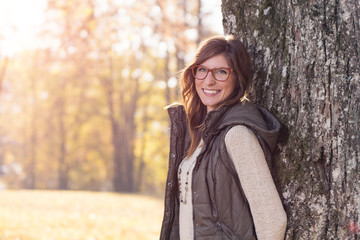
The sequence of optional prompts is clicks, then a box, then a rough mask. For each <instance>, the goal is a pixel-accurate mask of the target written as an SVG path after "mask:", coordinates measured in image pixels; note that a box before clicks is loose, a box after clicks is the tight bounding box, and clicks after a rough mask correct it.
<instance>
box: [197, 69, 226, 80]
mask: <svg viewBox="0 0 360 240" xmlns="http://www.w3.org/2000/svg"><path fill="white" fill-rule="evenodd" d="M194 70H195V71H194V72H195V77H196V78H198V79H200V80H202V79H204V78H206V76H207V75H208V74H209V71H210V72H211V73H212V75H213V76H214V78H215V79H216V80H219V81H225V80H226V79H228V77H229V75H230V71H229V69H227V68H213V69H209V68H207V67H203V66H198V67H196V68H195V69H194Z"/></svg>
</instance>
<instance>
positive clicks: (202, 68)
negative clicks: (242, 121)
mask: <svg viewBox="0 0 360 240" xmlns="http://www.w3.org/2000/svg"><path fill="white" fill-rule="evenodd" d="M206 71H207V70H206V68H204V67H199V68H198V72H206Z"/></svg>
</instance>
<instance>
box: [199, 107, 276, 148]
mask: <svg viewBox="0 0 360 240" xmlns="http://www.w3.org/2000/svg"><path fill="white" fill-rule="evenodd" d="M235 125H245V126H247V127H249V128H250V129H252V130H253V131H254V133H255V134H256V135H257V136H258V137H261V139H262V140H263V141H264V143H265V144H266V146H267V147H268V149H269V150H270V152H273V151H274V149H275V147H276V144H277V142H278V138H279V134H280V128H281V123H280V122H279V120H278V119H277V118H276V117H275V116H274V115H273V114H272V113H270V112H269V111H268V110H266V109H265V108H263V107H261V106H257V105H254V104H251V103H245V104H243V103H238V104H236V105H232V106H223V107H222V108H220V109H218V110H215V111H211V112H210V113H209V114H208V115H207V117H206V119H205V131H204V138H206V137H208V136H209V135H216V134H218V132H219V131H222V130H223V129H225V128H228V127H230V126H235Z"/></svg>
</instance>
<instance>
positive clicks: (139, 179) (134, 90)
mask: <svg viewBox="0 0 360 240" xmlns="http://www.w3.org/2000/svg"><path fill="white" fill-rule="evenodd" d="M0 4H1V5H0V18H1V21H0V189H23V188H25V189H61V190H67V189H69V190H94V191H116V192H141V193H152V194H156V195H161V194H162V193H163V189H164V183H165V179H166V171H167V161H168V141H169V134H168V133H169V132H168V128H169V124H168V116H167V112H166V110H164V107H165V106H166V105H168V104H170V103H172V102H174V101H180V100H181V99H180V91H179V82H178V79H177V73H178V72H179V70H181V69H182V68H183V67H184V66H186V64H187V62H189V60H191V59H192V57H193V55H194V51H195V50H196V47H197V45H198V44H199V42H200V41H201V40H203V39H204V38H206V37H208V36H212V35H216V34H221V33H222V32H220V31H221V29H220V30H219V28H217V27H216V26H219V25H220V26H221V17H220V18H219V19H217V20H215V17H214V16H215V15H213V14H214V12H216V11H217V14H219V15H220V16H221V9H220V2H218V3H214V2H213V1H201V0H197V1H189V0H136V1H135V0H126V1H125V0H63V1H57V0H47V1H45V0H32V1H29V0H26V1H25V0H23V1H21V0H15V1H6V0H0ZM216 21H217V22H216ZM215 22H216V24H214V23H215Z"/></svg>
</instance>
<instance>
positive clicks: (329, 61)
mask: <svg viewBox="0 0 360 240" xmlns="http://www.w3.org/2000/svg"><path fill="white" fill-rule="evenodd" d="M222 11H223V17H224V18H223V24H224V28H225V33H231V34H233V35H235V36H236V37H238V38H239V39H241V40H242V41H243V42H244V43H245V44H246V45H247V47H248V49H249V52H250V55H251V57H252V58H253V61H254V70H255V81H254V83H253V91H252V93H253V94H252V95H253V99H254V101H255V102H257V103H260V104H262V105H265V106H266V107H268V108H269V109H270V110H271V111H272V112H274V113H275V114H276V115H277V116H278V117H279V118H280V120H281V121H282V122H283V123H284V125H285V126H286V127H287V129H288V132H289V135H288V141H287V143H286V144H282V145H280V147H279V153H278V154H277V156H276V158H275V167H274V169H273V175H274V178H275V181H276V182H277V185H278V187H279V191H280V194H281V196H282V198H283V202H284V206H285V209H286V211H287V214H288V229H287V233H286V239H359V238H360V232H359V218H360V173H359V170H360V169H359V167H360V164H359V153H360V146H359V145H360V144H359V142H360V130H359V125H360V120H359V110H360V109H359V108H360V107H359V102H360V80H359V79H360V77H359V75H360V74H359V72H360V58H359V51H360V46H359V44H360V41H359V39H360V8H359V2H358V0H331V1H330V0H322V1H320V0H311V1H304V0H282V1H280V0H274V1H270V0H254V1H246V0H222ZM255 92H256V96H257V97H254V96H255V94H254V93H255Z"/></svg>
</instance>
